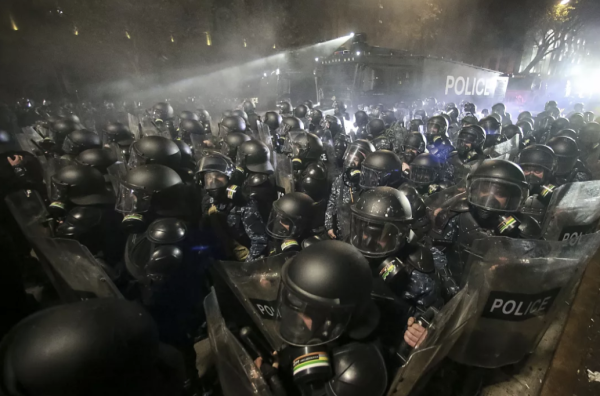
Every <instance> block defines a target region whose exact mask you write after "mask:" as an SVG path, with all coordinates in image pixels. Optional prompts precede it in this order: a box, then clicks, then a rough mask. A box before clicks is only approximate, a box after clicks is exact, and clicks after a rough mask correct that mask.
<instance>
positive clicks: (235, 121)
mask: <svg viewBox="0 0 600 396" xmlns="http://www.w3.org/2000/svg"><path fill="white" fill-rule="evenodd" d="M221 127H222V128H223V129H225V131H226V133H227V134H230V133H232V132H244V131H246V121H245V120H244V119H243V118H242V117H240V116H237V115H230V116H227V117H225V118H223V120H222V121H221Z"/></svg>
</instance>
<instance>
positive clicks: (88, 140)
mask: <svg viewBox="0 0 600 396" xmlns="http://www.w3.org/2000/svg"><path fill="white" fill-rule="evenodd" d="M101 145H102V143H101V142H100V136H98V135H97V134H95V133H94V132H92V131H87V130H85V129H81V130H78V131H73V132H71V133H69V134H68V135H67V136H66V137H65V140H64V142H63V145H62V152H63V154H65V155H66V156H67V157H68V158H74V157H76V156H77V155H78V154H79V153H81V152H82V151H84V150H87V149H93V148H99V147H100V146H101Z"/></svg>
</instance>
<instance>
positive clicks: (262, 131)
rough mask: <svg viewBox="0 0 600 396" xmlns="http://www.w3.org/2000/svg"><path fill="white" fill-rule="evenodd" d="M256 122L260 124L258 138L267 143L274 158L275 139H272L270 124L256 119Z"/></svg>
mask: <svg viewBox="0 0 600 396" xmlns="http://www.w3.org/2000/svg"><path fill="white" fill-rule="evenodd" d="M256 123H257V124H258V126H257V127H258V129H257V131H258V132H257V135H258V136H257V139H258V140H260V141H261V142H263V143H264V144H266V145H267V147H268V148H269V151H271V158H273V139H271V131H270V130H269V126H268V125H266V124H264V123H262V122H260V121H256Z"/></svg>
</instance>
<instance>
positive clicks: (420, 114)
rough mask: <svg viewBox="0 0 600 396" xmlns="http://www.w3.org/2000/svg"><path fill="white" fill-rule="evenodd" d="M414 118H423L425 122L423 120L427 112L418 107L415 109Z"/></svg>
mask: <svg viewBox="0 0 600 396" xmlns="http://www.w3.org/2000/svg"><path fill="white" fill-rule="evenodd" d="M415 118H420V119H421V120H423V122H425V120H426V119H427V112H426V111H425V110H423V109H419V110H417V111H415Z"/></svg>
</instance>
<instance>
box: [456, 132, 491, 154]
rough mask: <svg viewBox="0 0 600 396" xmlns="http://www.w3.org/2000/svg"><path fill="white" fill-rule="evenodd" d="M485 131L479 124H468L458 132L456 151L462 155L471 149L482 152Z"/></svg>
mask: <svg viewBox="0 0 600 396" xmlns="http://www.w3.org/2000/svg"><path fill="white" fill-rule="evenodd" d="M485 136H486V135H485V131H484V130H483V128H482V127H480V126H479V125H468V126H466V127H463V128H462V129H461V130H460V132H458V138H457V141H456V151H457V152H458V154H459V155H460V156H462V157H464V156H465V155H467V153H468V152H469V151H472V150H474V151H476V152H481V151H482V150H483V144H484V143H485Z"/></svg>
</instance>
